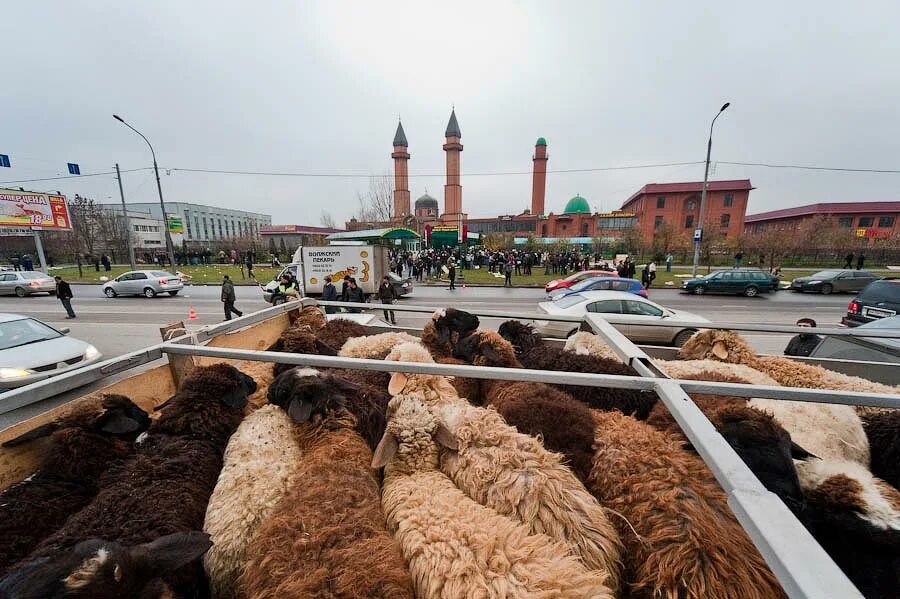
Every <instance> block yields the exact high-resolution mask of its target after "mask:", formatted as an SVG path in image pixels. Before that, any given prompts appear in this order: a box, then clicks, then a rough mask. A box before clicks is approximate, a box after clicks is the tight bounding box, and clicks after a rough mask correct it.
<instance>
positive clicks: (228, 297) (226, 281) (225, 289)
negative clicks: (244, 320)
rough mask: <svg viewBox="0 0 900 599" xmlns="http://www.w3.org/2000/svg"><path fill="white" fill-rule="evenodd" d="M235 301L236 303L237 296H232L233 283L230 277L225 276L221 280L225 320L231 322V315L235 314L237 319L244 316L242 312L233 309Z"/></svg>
mask: <svg viewBox="0 0 900 599" xmlns="http://www.w3.org/2000/svg"><path fill="white" fill-rule="evenodd" d="M235 301H237V296H235V294H234V283H232V282H231V277H229V276H228V275H225V276H224V278H223V279H222V302H224V304H225V320H231V315H232V314H237V315H238V317H240V316H243V315H244V313H243V312H241V311H240V310H238V309H237V308H235V307H234V302H235Z"/></svg>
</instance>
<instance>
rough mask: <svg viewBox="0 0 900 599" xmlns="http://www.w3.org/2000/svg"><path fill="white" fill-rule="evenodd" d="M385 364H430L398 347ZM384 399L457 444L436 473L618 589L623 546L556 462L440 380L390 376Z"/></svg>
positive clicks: (409, 347) (422, 354)
mask: <svg viewBox="0 0 900 599" xmlns="http://www.w3.org/2000/svg"><path fill="white" fill-rule="evenodd" d="M386 359H387V360H394V361H406V362H423V363H432V362H433V360H432V358H431V355H430V354H429V353H428V350H426V349H425V348H424V347H422V346H419V345H414V344H408V343H407V344H402V345H398V346H397V347H395V348H394V350H393V351H392V352H391V353H390V354H389V355H388V357H387V358H386ZM388 391H389V392H390V393H391V395H395V396H396V395H400V394H409V393H414V394H416V395H417V396H419V397H423V398H424V400H425V402H426V405H428V406H429V408H431V409H432V410H433V411H434V412H435V414H436V416H437V417H438V418H439V419H440V420H441V421H442V422H443V423H444V424H446V426H447V428H448V429H449V430H450V431H451V432H452V433H453V435H454V437H455V439H456V440H457V443H458V451H457V452H453V453H447V454H445V455H444V458H443V459H442V460H441V470H442V471H443V472H444V473H445V474H446V475H448V476H449V477H450V478H451V479H453V482H455V483H456V485H457V486H458V487H459V488H460V489H461V490H462V491H464V492H465V493H466V495H468V496H469V497H471V498H472V499H474V500H475V501H477V502H478V503H480V504H482V505H484V506H486V507H489V508H492V509H494V510H496V511H497V512H499V513H500V514H502V515H504V516H509V517H510V518H513V519H515V520H517V521H519V522H522V523H523V524H525V525H527V526H528V527H529V528H530V530H531V532H532V533H535V534H546V535H548V536H550V537H552V538H553V539H556V540H558V541H562V542H565V543H567V544H568V545H569V547H570V548H571V551H572V552H573V553H574V554H575V555H578V556H580V557H581V558H582V560H583V561H584V563H585V564H586V565H587V566H588V567H589V568H591V569H593V570H600V571H605V572H608V573H609V583H608V584H609V586H610V587H611V588H613V589H616V588H618V586H619V581H620V578H619V577H620V570H621V552H622V544H621V541H620V540H619V536H618V534H617V533H616V531H615V529H614V528H613V526H612V524H611V523H610V522H609V520H608V519H607V517H606V513H605V512H604V510H603V508H602V507H601V506H600V504H599V503H597V500H596V499H595V498H594V497H593V496H592V495H591V494H590V493H589V492H588V491H587V489H585V488H584V485H582V484H581V482H580V481H579V480H578V479H577V478H576V476H575V475H574V474H573V473H572V471H571V470H570V469H569V468H568V467H566V466H565V465H563V463H562V456H561V455H560V454H557V453H553V452H550V451H547V450H546V449H544V447H543V446H542V445H541V442H540V441H539V440H538V439H535V438H534V437H531V436H528V435H525V434H522V433H519V432H518V431H516V429H515V428H514V427H511V426H509V425H508V424H506V422H504V420H503V418H502V417H501V416H500V415H499V414H498V413H497V412H496V411H495V410H493V409H489V408H478V407H475V406H472V405H470V404H469V403H468V402H466V401H464V400H462V399H460V398H459V396H458V395H457V394H456V390H455V389H454V388H453V386H452V385H450V383H449V381H448V380H447V379H446V377H442V376H435V375H425V374H404V373H395V374H393V375H392V376H391V381H390V384H389V385H388Z"/></svg>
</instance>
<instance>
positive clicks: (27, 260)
mask: <svg viewBox="0 0 900 599" xmlns="http://www.w3.org/2000/svg"><path fill="white" fill-rule="evenodd" d="M22 270H24V271H28V272H31V271H33V270H34V261H33V260H32V259H31V254H25V255H24V256H22Z"/></svg>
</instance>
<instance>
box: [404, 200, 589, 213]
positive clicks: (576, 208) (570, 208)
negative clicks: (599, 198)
mask: <svg viewBox="0 0 900 599" xmlns="http://www.w3.org/2000/svg"><path fill="white" fill-rule="evenodd" d="M417 204H418V202H417ZM577 213H583V214H590V213H591V206H590V204H588V201H587V200H586V199H584V198H583V197H581V196H580V195H576V196H575V197H574V198H572V199H571V200H569V201H568V202H567V203H566V208H565V210H563V214H577Z"/></svg>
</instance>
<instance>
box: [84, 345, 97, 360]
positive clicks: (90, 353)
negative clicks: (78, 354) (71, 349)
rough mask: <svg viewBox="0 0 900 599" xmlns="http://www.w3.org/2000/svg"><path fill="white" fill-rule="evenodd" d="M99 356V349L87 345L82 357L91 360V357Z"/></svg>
mask: <svg viewBox="0 0 900 599" xmlns="http://www.w3.org/2000/svg"><path fill="white" fill-rule="evenodd" d="M99 357H100V351H99V350H98V349H97V348H96V347H94V346H93V345H88V346H87V349H86V350H84V359H85V360H93V359H95V358H99Z"/></svg>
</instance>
